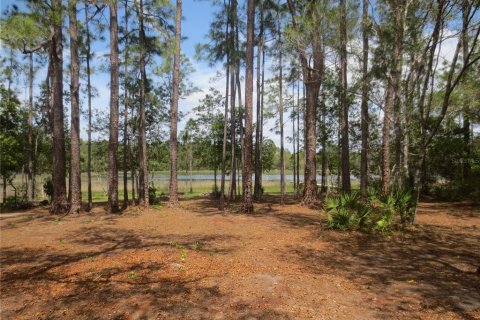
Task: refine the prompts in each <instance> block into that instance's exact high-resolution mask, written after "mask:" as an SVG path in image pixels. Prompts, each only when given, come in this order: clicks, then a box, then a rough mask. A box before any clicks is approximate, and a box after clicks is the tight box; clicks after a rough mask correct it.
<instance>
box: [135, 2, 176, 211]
mask: <svg viewBox="0 0 480 320" xmlns="http://www.w3.org/2000/svg"><path fill="white" fill-rule="evenodd" d="M143 10H144V8H143V0H140V6H139V7H137V11H138V12H137V13H138V20H139V28H140V29H139V36H140V51H141V57H140V74H141V78H142V81H141V86H140V128H139V133H140V185H139V187H140V190H139V191H140V193H139V200H140V203H139V204H140V206H143V207H145V208H148V206H149V199H148V167H147V163H148V161H147V134H146V128H145V90H146V86H147V72H146V69H145V68H146V61H145V60H146V55H147V52H146V51H147V43H146V36H145V29H144V18H143ZM172 99H173V97H172ZM175 129H176V128H175ZM170 131H171V129H170ZM175 141H176V140H175ZM170 143H172V142H171V141H170ZM170 151H171V150H170ZM170 184H171V183H170Z"/></svg>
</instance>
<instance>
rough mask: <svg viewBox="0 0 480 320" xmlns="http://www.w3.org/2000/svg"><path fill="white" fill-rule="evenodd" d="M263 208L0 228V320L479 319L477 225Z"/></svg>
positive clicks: (469, 212) (448, 209) (38, 216)
mask: <svg viewBox="0 0 480 320" xmlns="http://www.w3.org/2000/svg"><path fill="white" fill-rule="evenodd" d="M276 202H278V199H275V198H270V199H267V200H266V201H265V202H263V203H257V204H256V205H255V209H256V214H254V215H243V214H237V213H235V208H236V206H235V205H232V206H231V208H230V211H228V212H226V213H224V214H222V213H221V212H219V211H218V210H217V209H216V203H215V202H214V201H212V200H210V199H206V198H205V199H195V200H188V201H182V203H181V204H182V209H177V210H172V209H168V208H160V209H150V210H148V211H142V210H140V209H139V208H130V209H128V210H127V211H125V212H124V213H123V214H122V215H121V216H112V215H105V214H104V212H103V209H102V208H96V209H95V210H94V211H93V212H92V213H90V214H82V215H78V216H67V217H64V218H61V219H59V218H58V217H55V216H51V215H49V214H48V211H47V209H46V208H36V209H33V210H29V211H28V212H26V213H20V214H13V215H12V214H10V215H8V214H7V215H0V231H1V237H0V240H1V244H0V248H1V252H0V261H1V289H0V290H1V298H0V303H1V305H0V306H1V309H0V312H1V313H0V318H1V319H2V320H3V319H480V274H477V273H476V272H475V271H476V269H477V267H478V266H479V265H480V211H479V210H478V208H473V207H471V206H468V205H467V204H463V203H454V204H445V203H432V202H431V203H422V204H421V208H420V213H419V216H418V220H417V223H418V224H417V225H416V226H415V227H414V228H410V229H409V230H406V231H402V232H400V231H397V232H394V233H392V234H390V235H366V234H362V233H357V232H335V231H329V230H326V229H325V216H324V214H323V213H322V212H321V211H319V210H312V209H308V208H305V207H302V206H299V205H298V204H296V203H295V202H294V201H290V202H289V204H287V205H285V206H280V205H278V204H276Z"/></svg>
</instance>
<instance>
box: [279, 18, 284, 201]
mask: <svg viewBox="0 0 480 320" xmlns="http://www.w3.org/2000/svg"><path fill="white" fill-rule="evenodd" d="M281 45H282V38H281V30H280V22H278V46H279V48H278V49H279V57H278V65H279V72H278V86H279V103H278V113H279V117H280V119H279V120H280V204H281V205H284V204H285V146H284V143H283V66H282V64H283V61H282V58H283V57H282V48H281Z"/></svg>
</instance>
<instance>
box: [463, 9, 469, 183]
mask: <svg viewBox="0 0 480 320" xmlns="http://www.w3.org/2000/svg"><path fill="white" fill-rule="evenodd" d="M469 2H470V1H469V0H463V1H462V23H463V24H464V25H466V24H467V23H468V5H469ZM462 42H463V65H464V66H465V65H467V64H468V52H469V51H468V34H467V33H463V37H462ZM462 116H463V126H462V130H463V144H464V151H463V152H464V156H465V159H467V161H463V163H462V181H464V180H465V178H466V177H469V176H470V171H471V167H470V162H469V161H468V160H469V159H470V154H471V151H470V101H469V98H468V97H463V110H462Z"/></svg>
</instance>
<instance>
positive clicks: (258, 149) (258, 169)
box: [253, 3, 263, 200]
mask: <svg viewBox="0 0 480 320" xmlns="http://www.w3.org/2000/svg"><path fill="white" fill-rule="evenodd" d="M258 39H259V40H258V46H257V121H256V122H257V125H256V126H255V182H254V188H253V197H254V199H255V200H260V199H261V198H262V181H261V176H262V161H261V153H262V145H261V130H262V115H261V112H262V111H261V95H262V90H263V88H262V83H261V65H262V62H261V57H262V51H263V8H262V4H261V3H260V30H259V34H258Z"/></svg>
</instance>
